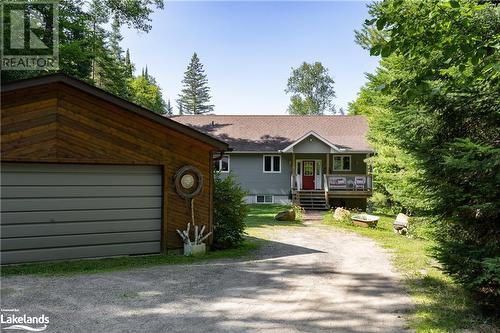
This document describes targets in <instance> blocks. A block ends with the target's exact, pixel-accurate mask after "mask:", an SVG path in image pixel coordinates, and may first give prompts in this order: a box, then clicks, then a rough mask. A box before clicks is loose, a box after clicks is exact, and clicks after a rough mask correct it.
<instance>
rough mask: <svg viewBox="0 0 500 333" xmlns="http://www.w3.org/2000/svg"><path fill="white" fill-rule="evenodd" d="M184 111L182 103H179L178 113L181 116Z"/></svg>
mask: <svg viewBox="0 0 500 333" xmlns="http://www.w3.org/2000/svg"><path fill="white" fill-rule="evenodd" d="M183 114H184V111H182V104H179V115H180V116H182V115H183Z"/></svg>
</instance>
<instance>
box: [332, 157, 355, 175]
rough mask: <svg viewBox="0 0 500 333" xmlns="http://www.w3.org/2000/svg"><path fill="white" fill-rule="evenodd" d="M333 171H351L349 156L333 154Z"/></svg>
mask: <svg viewBox="0 0 500 333" xmlns="http://www.w3.org/2000/svg"><path fill="white" fill-rule="evenodd" d="M333 170H334V171H351V156H349V155H337V156H333Z"/></svg>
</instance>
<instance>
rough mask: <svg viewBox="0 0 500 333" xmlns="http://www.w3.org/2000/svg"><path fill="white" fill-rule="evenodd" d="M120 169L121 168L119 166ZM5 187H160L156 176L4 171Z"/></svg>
mask: <svg viewBox="0 0 500 333" xmlns="http://www.w3.org/2000/svg"><path fill="white" fill-rule="evenodd" d="M117 167H120V166H117ZM2 185H4V186H57V185H64V186H100V185H115V186H116V185H118V186H119V185H129V186H130V185H133V186H135V185H152V186H154V185H158V177H157V175H155V174H149V173H146V174H133V173H130V174H121V173H120V174H115V175H111V174H101V173H99V174H97V173H96V174H90V173H89V174H87V173H48V172H37V173H23V172H21V173H16V172H7V171H3V170H2Z"/></svg>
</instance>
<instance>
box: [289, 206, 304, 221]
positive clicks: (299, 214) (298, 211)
mask: <svg viewBox="0 0 500 333" xmlns="http://www.w3.org/2000/svg"><path fill="white" fill-rule="evenodd" d="M292 209H293V211H294V212H295V221H302V218H303V217H304V214H305V212H306V210H305V209H304V208H303V207H301V206H300V205H292Z"/></svg>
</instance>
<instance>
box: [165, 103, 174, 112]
mask: <svg viewBox="0 0 500 333" xmlns="http://www.w3.org/2000/svg"><path fill="white" fill-rule="evenodd" d="M165 114H166V115H167V116H171V115H173V114H174V108H173V107H172V105H171V104H170V100H168V102H167V105H166V106H165Z"/></svg>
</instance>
